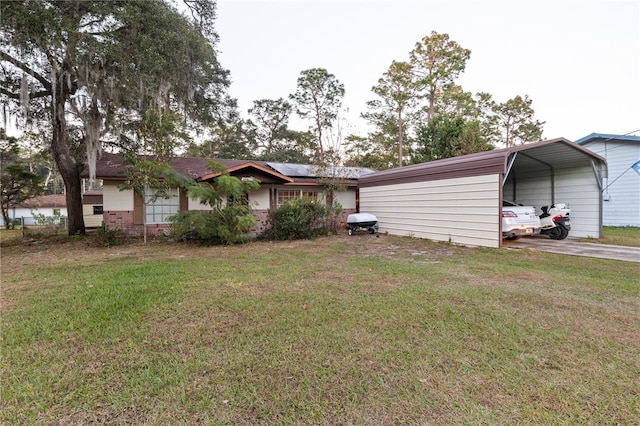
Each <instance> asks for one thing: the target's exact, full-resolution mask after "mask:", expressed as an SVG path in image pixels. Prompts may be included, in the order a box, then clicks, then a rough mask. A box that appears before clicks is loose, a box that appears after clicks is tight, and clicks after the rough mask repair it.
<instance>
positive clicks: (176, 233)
mask: <svg viewBox="0 0 640 426" xmlns="http://www.w3.org/2000/svg"><path fill="white" fill-rule="evenodd" d="M169 220H171V226H170V228H169V237H170V238H173V239H175V240H176V241H197V242H201V243H204V244H225V245H229V244H236V243H243V242H247V241H249V240H250V239H251V236H250V234H249V230H250V229H251V227H252V226H253V225H255V223H256V220H255V218H254V217H253V215H252V214H251V211H250V210H249V209H248V208H247V206H243V205H237V204H231V205H228V206H226V207H223V208H220V209H216V210H213V211H198V210H187V211H182V212H180V213H178V214H176V215H174V216H171V217H170V218H169Z"/></svg>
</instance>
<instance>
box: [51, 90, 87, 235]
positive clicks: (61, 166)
mask: <svg viewBox="0 0 640 426" xmlns="http://www.w3.org/2000/svg"><path fill="white" fill-rule="evenodd" d="M56 103H57V105H56V108H54V111H53V112H52V113H53V114H54V116H55V117H54V120H53V121H54V123H53V124H54V125H53V137H52V140H51V151H52V152H53V158H54V159H55V161H56V164H57V166H58V170H59V171H60V174H61V175H62V180H63V181H64V186H65V189H66V194H65V198H66V201H67V231H68V233H69V235H76V234H84V233H85V227H84V217H83V215H82V187H81V185H80V182H81V180H80V170H79V167H78V165H77V164H76V163H75V161H74V160H73V159H72V158H71V155H70V154H69V148H68V145H67V140H66V139H67V129H66V120H65V117H64V101H62V102H57V101H56Z"/></svg>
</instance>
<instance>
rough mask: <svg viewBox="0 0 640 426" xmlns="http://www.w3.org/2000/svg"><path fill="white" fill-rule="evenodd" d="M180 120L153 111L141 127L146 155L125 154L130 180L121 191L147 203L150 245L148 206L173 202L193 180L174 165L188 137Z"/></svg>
mask: <svg viewBox="0 0 640 426" xmlns="http://www.w3.org/2000/svg"><path fill="white" fill-rule="evenodd" d="M178 118H179V117H178V116H177V115H176V114H174V113H171V112H163V111H157V110H155V109H149V110H148V111H147V112H146V114H145V116H144V117H142V119H141V120H140V121H139V122H138V123H137V126H136V136H137V139H138V141H139V146H138V147H137V148H138V149H139V150H140V151H141V152H142V153H144V155H138V154H137V153H136V152H128V153H125V154H124V156H125V164H127V165H130V166H131V167H129V168H128V169H127V170H126V176H127V177H126V180H125V182H124V183H123V184H121V185H120V186H119V189H120V190H125V189H132V190H133V191H134V192H135V193H136V194H137V195H138V196H139V197H141V198H142V200H143V206H144V210H145V211H144V212H143V215H142V216H143V223H142V226H143V236H144V242H145V243H146V242H147V223H146V222H147V219H146V216H147V214H146V206H147V204H150V203H154V202H155V201H156V200H158V199H159V198H170V197H171V196H172V195H171V189H172V188H175V187H178V188H185V187H187V186H190V185H192V184H193V180H192V179H189V178H186V177H185V176H182V175H180V174H179V173H177V172H176V171H175V170H173V168H172V167H171V165H170V160H171V158H172V156H173V153H174V151H175V150H176V148H178V147H179V146H181V145H182V143H183V141H184V140H185V139H186V135H185V134H184V133H183V132H181V131H180V129H179V126H178V125H177V123H178V122H179V119H178Z"/></svg>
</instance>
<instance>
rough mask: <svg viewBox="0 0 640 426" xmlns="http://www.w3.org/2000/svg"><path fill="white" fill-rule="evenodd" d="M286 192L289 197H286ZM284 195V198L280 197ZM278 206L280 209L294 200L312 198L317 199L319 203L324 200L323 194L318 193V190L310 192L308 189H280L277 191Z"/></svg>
mask: <svg viewBox="0 0 640 426" xmlns="http://www.w3.org/2000/svg"><path fill="white" fill-rule="evenodd" d="M284 192H287V196H286V197H285V196H284V194H283V193H284ZM281 194H282V195H283V196H282V197H281V196H280V195H281ZM276 195H277V204H278V207H280V206H281V205H282V204H283V203H285V202H287V201H289V200H292V199H294V198H303V197H310V198H315V199H316V200H318V201H321V200H322V192H320V191H317V190H315V191H314V190H310V189H308V188H302V189H290V188H282V189H278V190H277V194H276Z"/></svg>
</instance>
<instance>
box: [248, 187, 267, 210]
mask: <svg viewBox="0 0 640 426" xmlns="http://www.w3.org/2000/svg"><path fill="white" fill-rule="evenodd" d="M249 204H250V205H251V208H252V209H255V210H268V209H269V208H271V205H270V202H269V187H268V186H265V187H264V188H262V187H261V188H260V189H258V190H257V191H256V192H252V193H251V194H249Z"/></svg>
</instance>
